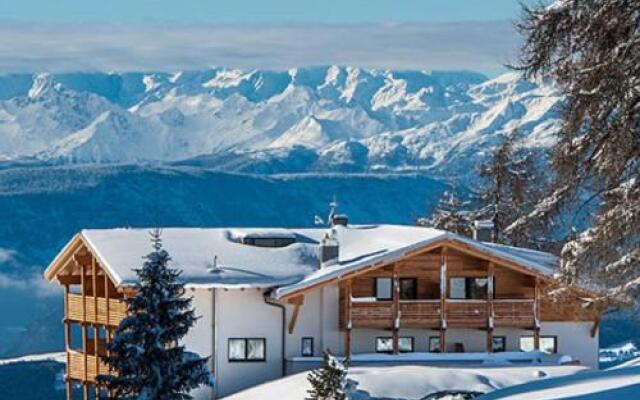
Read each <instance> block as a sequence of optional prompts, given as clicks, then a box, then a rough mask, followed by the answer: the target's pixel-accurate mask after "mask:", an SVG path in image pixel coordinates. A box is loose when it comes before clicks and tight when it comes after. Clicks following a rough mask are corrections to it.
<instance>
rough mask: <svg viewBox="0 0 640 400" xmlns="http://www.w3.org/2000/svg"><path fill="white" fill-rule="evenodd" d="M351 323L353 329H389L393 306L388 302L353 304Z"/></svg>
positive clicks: (391, 321)
mask: <svg viewBox="0 0 640 400" xmlns="http://www.w3.org/2000/svg"><path fill="white" fill-rule="evenodd" d="M351 323H352V327H353V328H382V329H386V328H389V327H391V326H392V325H393V304H392V302H390V301H372V302H353V303H352V304H351Z"/></svg>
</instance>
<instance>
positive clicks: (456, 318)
mask: <svg viewBox="0 0 640 400" xmlns="http://www.w3.org/2000/svg"><path fill="white" fill-rule="evenodd" d="M487 304H488V303H487V301H485V300H452V299H447V300H446V307H447V315H446V319H447V327H459V328H484V327H486V326H487V325H488V305H487Z"/></svg>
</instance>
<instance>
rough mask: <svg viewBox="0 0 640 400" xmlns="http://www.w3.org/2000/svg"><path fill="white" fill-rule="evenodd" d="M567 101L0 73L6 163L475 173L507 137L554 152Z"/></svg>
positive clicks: (439, 90)
mask: <svg viewBox="0 0 640 400" xmlns="http://www.w3.org/2000/svg"><path fill="white" fill-rule="evenodd" d="M560 102H561V97H560V96H559V94H558V93H557V92H556V90H555V89H554V88H553V86H552V85H550V84H547V83H544V82H528V81H525V80H523V79H521V78H520V77H519V76H518V75H517V74H515V73H507V74H504V75H501V76H499V77H497V78H494V79H488V78H487V77H485V76H483V75H481V74H477V73H472V72H420V71H379V70H365V69H359V68H352V67H337V66H326V67H316V68H296V69H291V70H288V71H261V70H258V71H251V72H244V71H239V70H232V69H224V68H215V69H210V70H205V71H194V72H180V73H175V74H166V73H149V74H145V73H121V74H106V73H69V74H35V75H28V74H23V75H20V74H18V75H3V76H0V160H5V161H7V160H9V161H15V160H24V159H29V160H35V161H44V162H55V163H60V162H62V163H67V162H70V163H132V162H133V163H135V162H140V161H163V162H178V161H179V162H180V163H187V164H192V165H206V166H208V167H215V168H219V169H223V170H227V171H240V172H259V173H272V172H309V171H326V170H331V171H350V172H362V171H390V170H393V171H398V170H407V169H418V168H419V169H421V170H427V171H431V172H436V173H446V174H451V173H455V172H459V171H468V170H469V167H470V163H473V162H475V161H477V159H478V157H482V155H483V154H484V153H485V152H486V150H487V149H488V148H490V147H491V145H492V143H494V142H495V136H496V135H497V134H500V133H501V132H509V131H512V130H514V129H518V130H519V131H520V132H521V133H522V134H524V135H525V136H526V137H527V141H526V146H529V147H531V148H540V147H546V146H548V145H549V144H550V143H551V142H552V138H551V136H552V135H551V134H552V133H553V131H554V129H556V127H557V123H558V119H557V117H558V110H559V106H560Z"/></svg>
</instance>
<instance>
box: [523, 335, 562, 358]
mask: <svg viewBox="0 0 640 400" xmlns="http://www.w3.org/2000/svg"><path fill="white" fill-rule="evenodd" d="M523 338H531V340H532V341H534V338H533V336H532V335H521V336H520V343H518V345H519V348H520V351H525V350H522V339H523ZM542 339H553V352H551V353H545V354H558V335H540V344H541V345H542ZM540 347H542V346H540ZM531 351H535V349H533V350H531ZM539 351H540V352H542V353H544V351H542V349H540V350H539Z"/></svg>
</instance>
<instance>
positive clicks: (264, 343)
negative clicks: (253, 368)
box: [227, 337, 267, 363]
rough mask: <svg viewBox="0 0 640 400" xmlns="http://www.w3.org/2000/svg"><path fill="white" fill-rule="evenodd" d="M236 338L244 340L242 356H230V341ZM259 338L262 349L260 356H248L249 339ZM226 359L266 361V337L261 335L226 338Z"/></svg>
mask: <svg viewBox="0 0 640 400" xmlns="http://www.w3.org/2000/svg"><path fill="white" fill-rule="evenodd" d="M236 340H242V341H244V358H231V342H232V341H236ZM250 340H260V341H262V348H263V349H264V351H263V354H262V358H249V341H250ZM227 361H228V362H234V363H235V362H266V361H267V338H263V337H247V338H243V337H231V338H228V339H227Z"/></svg>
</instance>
